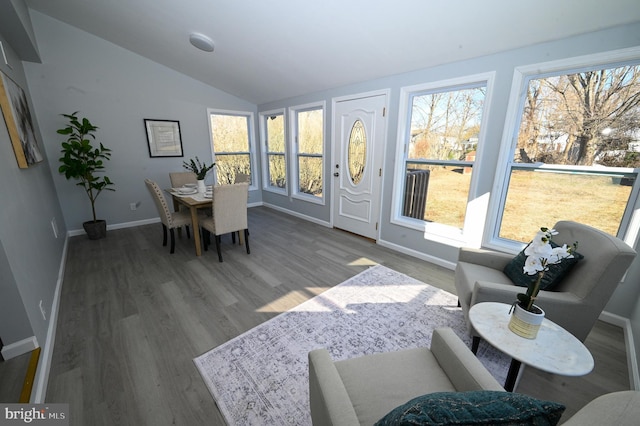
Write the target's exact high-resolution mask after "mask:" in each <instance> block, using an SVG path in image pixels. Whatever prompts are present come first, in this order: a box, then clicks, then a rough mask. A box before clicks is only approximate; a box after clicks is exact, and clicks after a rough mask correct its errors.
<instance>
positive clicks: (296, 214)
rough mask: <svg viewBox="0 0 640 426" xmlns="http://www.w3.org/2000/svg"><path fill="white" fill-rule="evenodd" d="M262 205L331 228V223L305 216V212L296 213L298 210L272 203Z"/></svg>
mask: <svg viewBox="0 0 640 426" xmlns="http://www.w3.org/2000/svg"><path fill="white" fill-rule="evenodd" d="M262 205H263V206H265V207H268V208H270V209H273V210H277V211H279V212H282V213H286V214H288V215H291V216H295V217H298V218H300V219H304V220H306V221H308V222H313V223H315V224H317V225H322V226H324V227H327V228H331V223H329V222H327V221H324V220H320V219H316V218H315V217H311V216H307V215H305V214H301V213H298V212H294V211H292V210H288V209H285V208H283V207H280V206H276V205H274V204H269V203H262Z"/></svg>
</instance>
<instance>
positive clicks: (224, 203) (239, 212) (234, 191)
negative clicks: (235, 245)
mask: <svg viewBox="0 0 640 426" xmlns="http://www.w3.org/2000/svg"><path fill="white" fill-rule="evenodd" d="M248 195H249V184H248V183H236V184H233V185H218V186H214V187H213V216H212V217H210V218H209V217H208V218H205V219H204V220H202V221H201V222H200V227H201V228H202V233H203V236H204V238H203V241H204V249H205V251H207V250H208V244H209V238H210V233H212V234H213V235H214V236H215V241H216V250H217V251H218V260H219V261H220V262H222V252H221V249H220V236H221V235H223V234H228V233H232V234H235V233H236V232H238V233H239V232H240V231H243V232H244V241H245V246H246V249H247V254H250V253H251V251H250V250H249V225H248V220H247V197H248ZM238 237H239V234H238ZM234 241H235V240H234Z"/></svg>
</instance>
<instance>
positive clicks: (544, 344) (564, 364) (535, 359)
mask: <svg viewBox="0 0 640 426" xmlns="http://www.w3.org/2000/svg"><path fill="white" fill-rule="evenodd" d="M510 308H511V305H507V304H506V303H497V302H483V303H478V304H476V305H473V306H472V307H471V309H470V310H469V320H470V321H471V325H472V326H473V328H474V329H475V330H476V331H477V332H478V334H480V336H481V337H482V338H483V339H484V340H486V341H487V342H488V343H489V344H491V345H492V346H493V347H495V348H496V349H498V350H500V351H501V352H504V353H505V354H507V355H509V356H510V357H512V358H514V359H516V360H518V361H520V362H522V363H523V364H527V365H530V366H532V367H535V368H537V369H539V370H542V371H546V372H548V373H553V374H560V375H564V376H583V375H585V374H588V373H589V372H591V370H593V366H594V363H593V357H592V356H591V352H589V350H588V349H587V348H586V346H584V345H583V344H582V342H581V341H580V340H578V339H577V338H576V337H575V336H574V335H573V334H571V333H569V332H568V331H567V330H565V329H564V328H562V327H560V326H559V325H557V324H556V323H554V322H553V321H550V320H548V319H546V318H545V319H544V321H543V322H542V326H541V327H540V330H539V331H538V335H537V336H536V338H535V339H527V338H524V337H521V336H518V335H517V334H515V333H514V332H513V331H511V330H509V327H508V324H509V319H510V318H511V314H509V310H510Z"/></svg>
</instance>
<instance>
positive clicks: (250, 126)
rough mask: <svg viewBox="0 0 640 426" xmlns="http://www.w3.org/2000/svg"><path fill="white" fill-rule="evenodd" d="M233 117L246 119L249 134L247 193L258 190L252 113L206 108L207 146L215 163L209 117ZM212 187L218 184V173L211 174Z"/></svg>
mask: <svg viewBox="0 0 640 426" xmlns="http://www.w3.org/2000/svg"><path fill="white" fill-rule="evenodd" d="M212 114H215V115H235V116H245V117H247V124H248V127H247V132H249V135H248V136H249V166H250V167H251V184H250V185H249V191H252V190H257V189H258V185H257V182H258V179H256V178H257V177H258V175H257V174H256V170H257V169H256V137H255V127H254V126H255V125H254V120H255V118H254V113H253V112H252V111H237V110H228V109H216V108H207V124H208V126H209V146H210V147H211V156H212V158H213V161H216V152H215V150H214V148H213V129H212V128H211V115H212ZM214 168H215V167H214ZM213 182H214V185H217V184H218V173H217V172H216V173H214V174H213Z"/></svg>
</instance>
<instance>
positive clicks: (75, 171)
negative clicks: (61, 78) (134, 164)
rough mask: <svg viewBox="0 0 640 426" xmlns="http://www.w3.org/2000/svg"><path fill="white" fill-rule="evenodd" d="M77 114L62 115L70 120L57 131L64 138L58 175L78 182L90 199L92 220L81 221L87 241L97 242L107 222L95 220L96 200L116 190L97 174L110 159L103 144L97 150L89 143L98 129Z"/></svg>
mask: <svg viewBox="0 0 640 426" xmlns="http://www.w3.org/2000/svg"><path fill="white" fill-rule="evenodd" d="M77 114H78V111H76V112H74V113H73V114H62V116H63V117H65V118H66V119H67V120H69V124H68V125H67V126H66V127H64V128H62V129H59V130H58V133H59V134H61V135H65V136H67V140H66V141H64V142H62V150H61V152H62V154H63V156H62V157H60V162H61V163H62V165H61V166H60V167H59V168H58V172H60V173H64V176H65V177H66V178H67V179H77V180H79V182H78V183H77V185H78V186H81V187H82V188H83V189H84V191H85V193H86V194H87V197H89V201H90V202H91V212H92V213H93V220H90V221H87V222H84V223H83V224H82V227H83V228H84V230H85V232H86V233H87V235H88V236H89V239H91V240H97V239H100V238H104V237H105V236H106V235H107V223H106V221H104V220H98V219H97V218H96V206H95V203H96V199H97V198H98V196H99V195H100V193H101V192H102V191H104V190H108V191H115V189H113V188H111V187H110V186H111V185H113V182H111V180H110V179H109V177H108V176H104V175H99V173H101V172H102V171H103V169H104V161H106V160H109V159H110V158H111V150H110V149H109V148H106V147H105V146H104V145H102V143H100V147H99V148H98V147H94V146H93V145H92V144H91V141H90V140H89V138H91V139H95V135H94V133H95V131H96V130H97V129H98V127H96V126H94V125H93V124H91V122H90V121H89V120H88V119H87V118H78V116H77Z"/></svg>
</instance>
